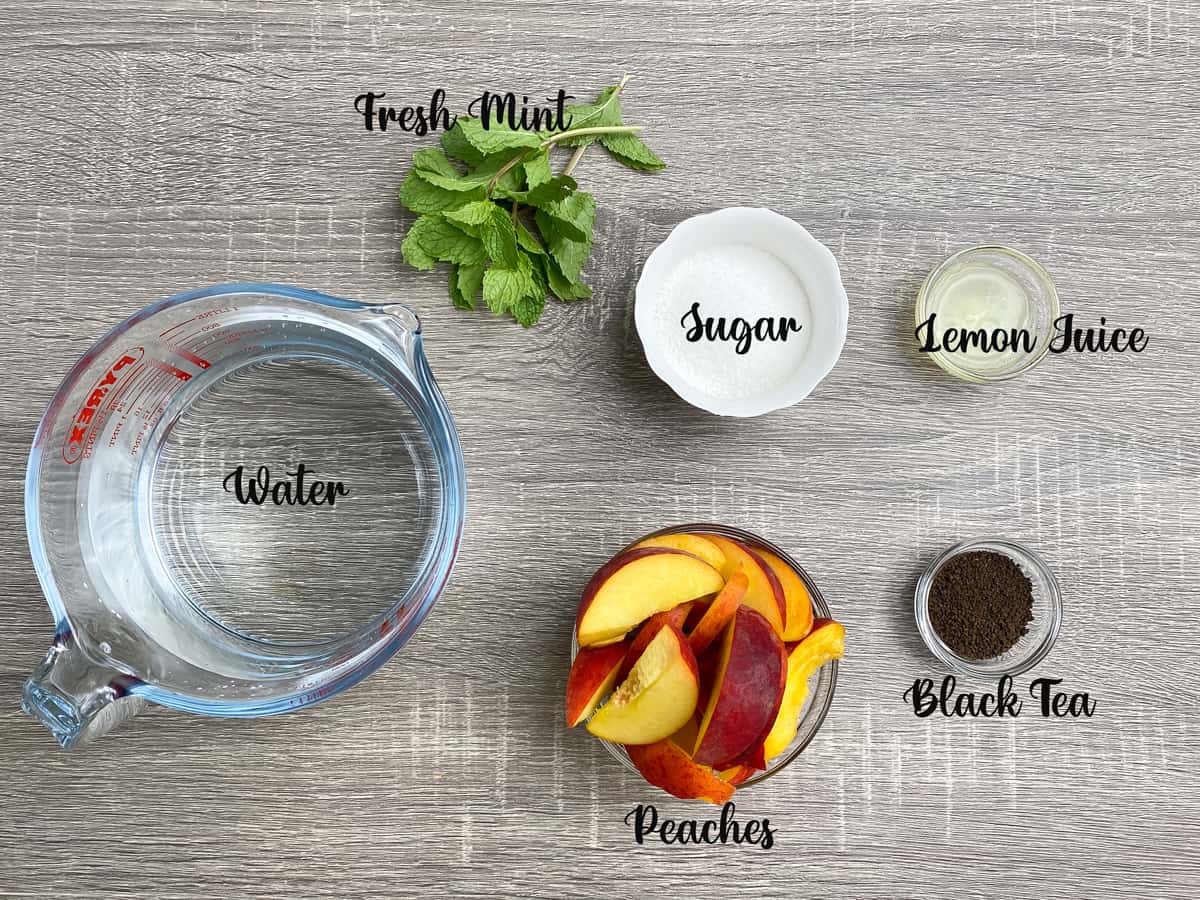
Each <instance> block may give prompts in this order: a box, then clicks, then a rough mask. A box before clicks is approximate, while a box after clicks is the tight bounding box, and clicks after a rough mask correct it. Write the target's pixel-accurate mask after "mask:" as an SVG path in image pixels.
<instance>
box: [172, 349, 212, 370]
mask: <svg viewBox="0 0 1200 900" xmlns="http://www.w3.org/2000/svg"><path fill="white" fill-rule="evenodd" d="M168 349H170V351H171V352H172V353H177V354H179V355H180V356H182V357H183V358H184V359H186V360H187V361H188V362H190V363H191V364H192V365H193V366H195V367H196V368H198V369H207V368H209V367H210V366H211V365H212V363H210V362H209V361H208V360H207V359H205V358H204V357H202V356H197V355H196V354H195V353H193V352H192V351H191V350H188V349H187V348H186V347H181V346H179V345H178V344H172V345H171V347H169V348H168Z"/></svg>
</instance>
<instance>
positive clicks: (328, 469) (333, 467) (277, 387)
mask: <svg viewBox="0 0 1200 900" xmlns="http://www.w3.org/2000/svg"><path fill="white" fill-rule="evenodd" d="M193 390H194V392H195V396H194V398H193V399H192V400H191V402H190V405H188V406H187V407H186V408H185V409H184V410H183V412H182V414H181V415H179V417H178V419H177V420H175V421H174V422H173V424H172V425H171V426H170V430H169V432H168V433H167V434H166V436H165V438H164V440H163V443H162V445H161V448H160V449H159V451H158V453H157V456H156V459H155V461H154V470H153V475H152V478H151V480H150V490H149V491H148V493H147V495H146V496H144V497H142V498H140V500H139V502H143V503H148V504H149V509H148V510H146V511H145V514H143V515H139V516H138V520H139V522H143V523H145V528H144V532H145V533H144V534H143V535H142V536H141V540H142V543H143V546H146V547H150V546H152V547H153V549H154V552H155V553H156V554H157V556H158V558H159V560H160V562H161V570H162V571H164V572H165V573H166V575H167V577H168V578H169V579H170V581H171V582H172V587H173V588H174V590H175V592H176V593H177V595H178V596H180V597H182V598H184V599H185V600H186V601H187V602H189V603H191V604H193V605H194V606H195V607H196V608H197V609H199V610H200V611H201V612H202V613H203V614H204V615H206V616H208V617H209V618H211V619H212V620H214V621H215V622H217V623H218V624H219V625H221V626H223V627H224V628H226V629H228V630H231V631H233V632H236V633H238V634H240V635H242V636H244V637H247V638H251V639H253V640H256V641H260V642H266V643H271V644H312V643H319V642H323V641H331V640H335V639H337V638H339V637H342V636H345V635H347V634H350V633H352V632H354V631H357V630H358V629H360V628H362V627H363V626H364V624H366V623H369V622H370V621H372V620H373V619H374V617H376V616H378V615H381V614H382V613H385V612H386V611H387V610H388V609H389V608H390V607H391V606H392V605H393V604H394V603H395V602H396V599H397V598H398V597H400V596H401V595H402V594H403V593H404V591H405V589H406V587H407V586H408V585H409V584H410V583H411V582H412V580H413V578H414V575H415V573H416V572H417V571H418V569H419V568H420V565H421V563H422V558H423V554H424V553H425V552H426V550H427V548H428V547H429V545H430V543H431V540H432V538H433V534H434V530H435V528H436V526H437V518H438V512H439V504H440V500H441V498H440V496H439V489H438V479H437V471H436V462H435V460H434V456H433V451H432V448H431V446H430V444H429V440H428V438H427V436H426V434H425V432H424V431H423V429H422V428H421V426H420V423H419V422H418V420H417V419H416V418H415V416H414V415H413V413H412V412H411V410H410V409H409V408H408V406H407V404H406V403H405V402H404V401H403V400H402V399H401V398H400V397H398V396H397V395H396V394H395V393H394V392H393V391H392V390H391V389H389V388H388V387H386V386H385V385H383V384H382V383H380V382H379V381H377V380H376V379H374V378H373V377H371V376H370V375H368V374H366V373H365V372H363V371H361V370H360V369H358V368H356V367H354V366H351V365H347V364H345V363H342V362H339V361H334V360H331V359H326V358H317V357H311V356H303V355H300V356H285V357H281V358H276V359H269V360H265V361H261V362H256V363H253V364H251V365H248V366H246V365H241V364H238V365H235V366H233V367H231V368H226V369H225V370H224V371H222V370H220V368H219V366H214V370H213V371H210V372H207V373H205V375H204V378H203V381H202V383H198V384H197V385H196V386H195V388H194V389H193ZM301 466H303V476H302V478H301V476H300V475H299V474H298V473H300V472H301V468H300V467H301ZM239 468H240V470H241V473H242V475H241V479H240V480H241V496H240V497H239V490H238V481H239V478H238V475H237V473H238V471H239ZM298 482H302V483H298ZM338 485H340V486H341V488H340V489H339V488H338V487H337V486H338ZM314 486H318V487H314ZM331 487H332V490H331ZM264 493H265V494H266V496H265V498H264V496H263V494H264ZM331 496H332V497H333V502H332V503H330V502H329V498H330V497H331ZM301 499H303V500H304V502H300V500H301ZM259 500H261V501H262V502H257V501H259ZM243 501H248V502H243Z"/></svg>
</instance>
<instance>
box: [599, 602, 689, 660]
mask: <svg viewBox="0 0 1200 900" xmlns="http://www.w3.org/2000/svg"><path fill="white" fill-rule="evenodd" d="M691 608H692V601H691V600H689V601H688V602H687V603H680V604H679V605H678V606H676V607H674V608H672V609H668V610H667V611H666V612H660V613H655V614H654V615H652V616H651V617H650V618H648V619H647V620H646V622H645V624H643V625H642V627H641V628H639V629H638V631H637V634H635V635H634V636H633V643H631V644H630V645H629V652H628V653H626V654H625V662H623V663H621V668H620V670H619V671H618V674H617V678H619V679H624V678H625V676H626V675H628V674H629V670H630V669H632V668H633V664H634V663H635V662H637V661H638V657H640V656H641V655H642V653H643V652H645V650H646V647H647V646H648V645H649V644H650V641H652V640H653V639H654V636H655V635H656V634H658V630H659V629H660V628H662V627H663V626H665V625H674V626H675V627H676V628H678V629H679V630H680V631H682V630H683V623H684V622H686V621H687V617H688V613H689V612H690V611H691ZM610 646H611V645H610ZM693 652H694V651H693Z"/></svg>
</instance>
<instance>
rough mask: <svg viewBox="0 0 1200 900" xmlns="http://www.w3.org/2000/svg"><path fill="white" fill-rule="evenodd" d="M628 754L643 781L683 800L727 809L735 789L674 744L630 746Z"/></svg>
mask: <svg viewBox="0 0 1200 900" xmlns="http://www.w3.org/2000/svg"><path fill="white" fill-rule="evenodd" d="M625 749H626V751H628V753H629V758H630V759H631V760H633V764H634V765H635V766H637V770H638V771H639V772H641V773H642V777H643V778H645V779H646V781H648V782H650V784H652V785H654V786H655V787H658V788H662V789H663V790H664V791H666V792H667V793H668V794H670V795H672V796H673V797H679V798H680V799H681V800H707V801H708V802H709V803H715V804H716V805H717V806H724V805H725V803H726V802H728V801H729V799H730V798H731V797H733V792H734V787H733V785H732V784H731V783H729V782H728V781H723V780H722V779H721V778H719V777H718V776H717V774H716V773H715V772H714V771H713V770H712V769H710V768H709V767H708V766H702V765H700V764H699V763H697V762H695V761H694V760H693V759H692V758H691V757H690V756H688V755H687V752H686V751H685V750H683V749H682V748H681V747H680V746H679V745H678V744H676V743H675V741H673V740H661V741H655V742H654V743H653V744H642V745H632V746H627V747H626V748H625Z"/></svg>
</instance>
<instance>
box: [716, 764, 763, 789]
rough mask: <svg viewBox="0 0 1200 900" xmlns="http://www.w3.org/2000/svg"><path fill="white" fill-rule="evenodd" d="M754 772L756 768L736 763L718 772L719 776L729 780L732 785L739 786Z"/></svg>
mask: <svg viewBox="0 0 1200 900" xmlns="http://www.w3.org/2000/svg"><path fill="white" fill-rule="evenodd" d="M753 774H754V770H753V769H752V768H750V767H749V766H743V765H735V766H730V767H729V768H728V769H722V770H721V771H720V772H718V773H717V777H718V778H720V779H721V780H722V781H728V782H729V783H730V784H731V785H734V786H737V785H739V784H741V783H742V782H743V781H745V780H746V779H747V778H749V777H750V776H751V775H753Z"/></svg>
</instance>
